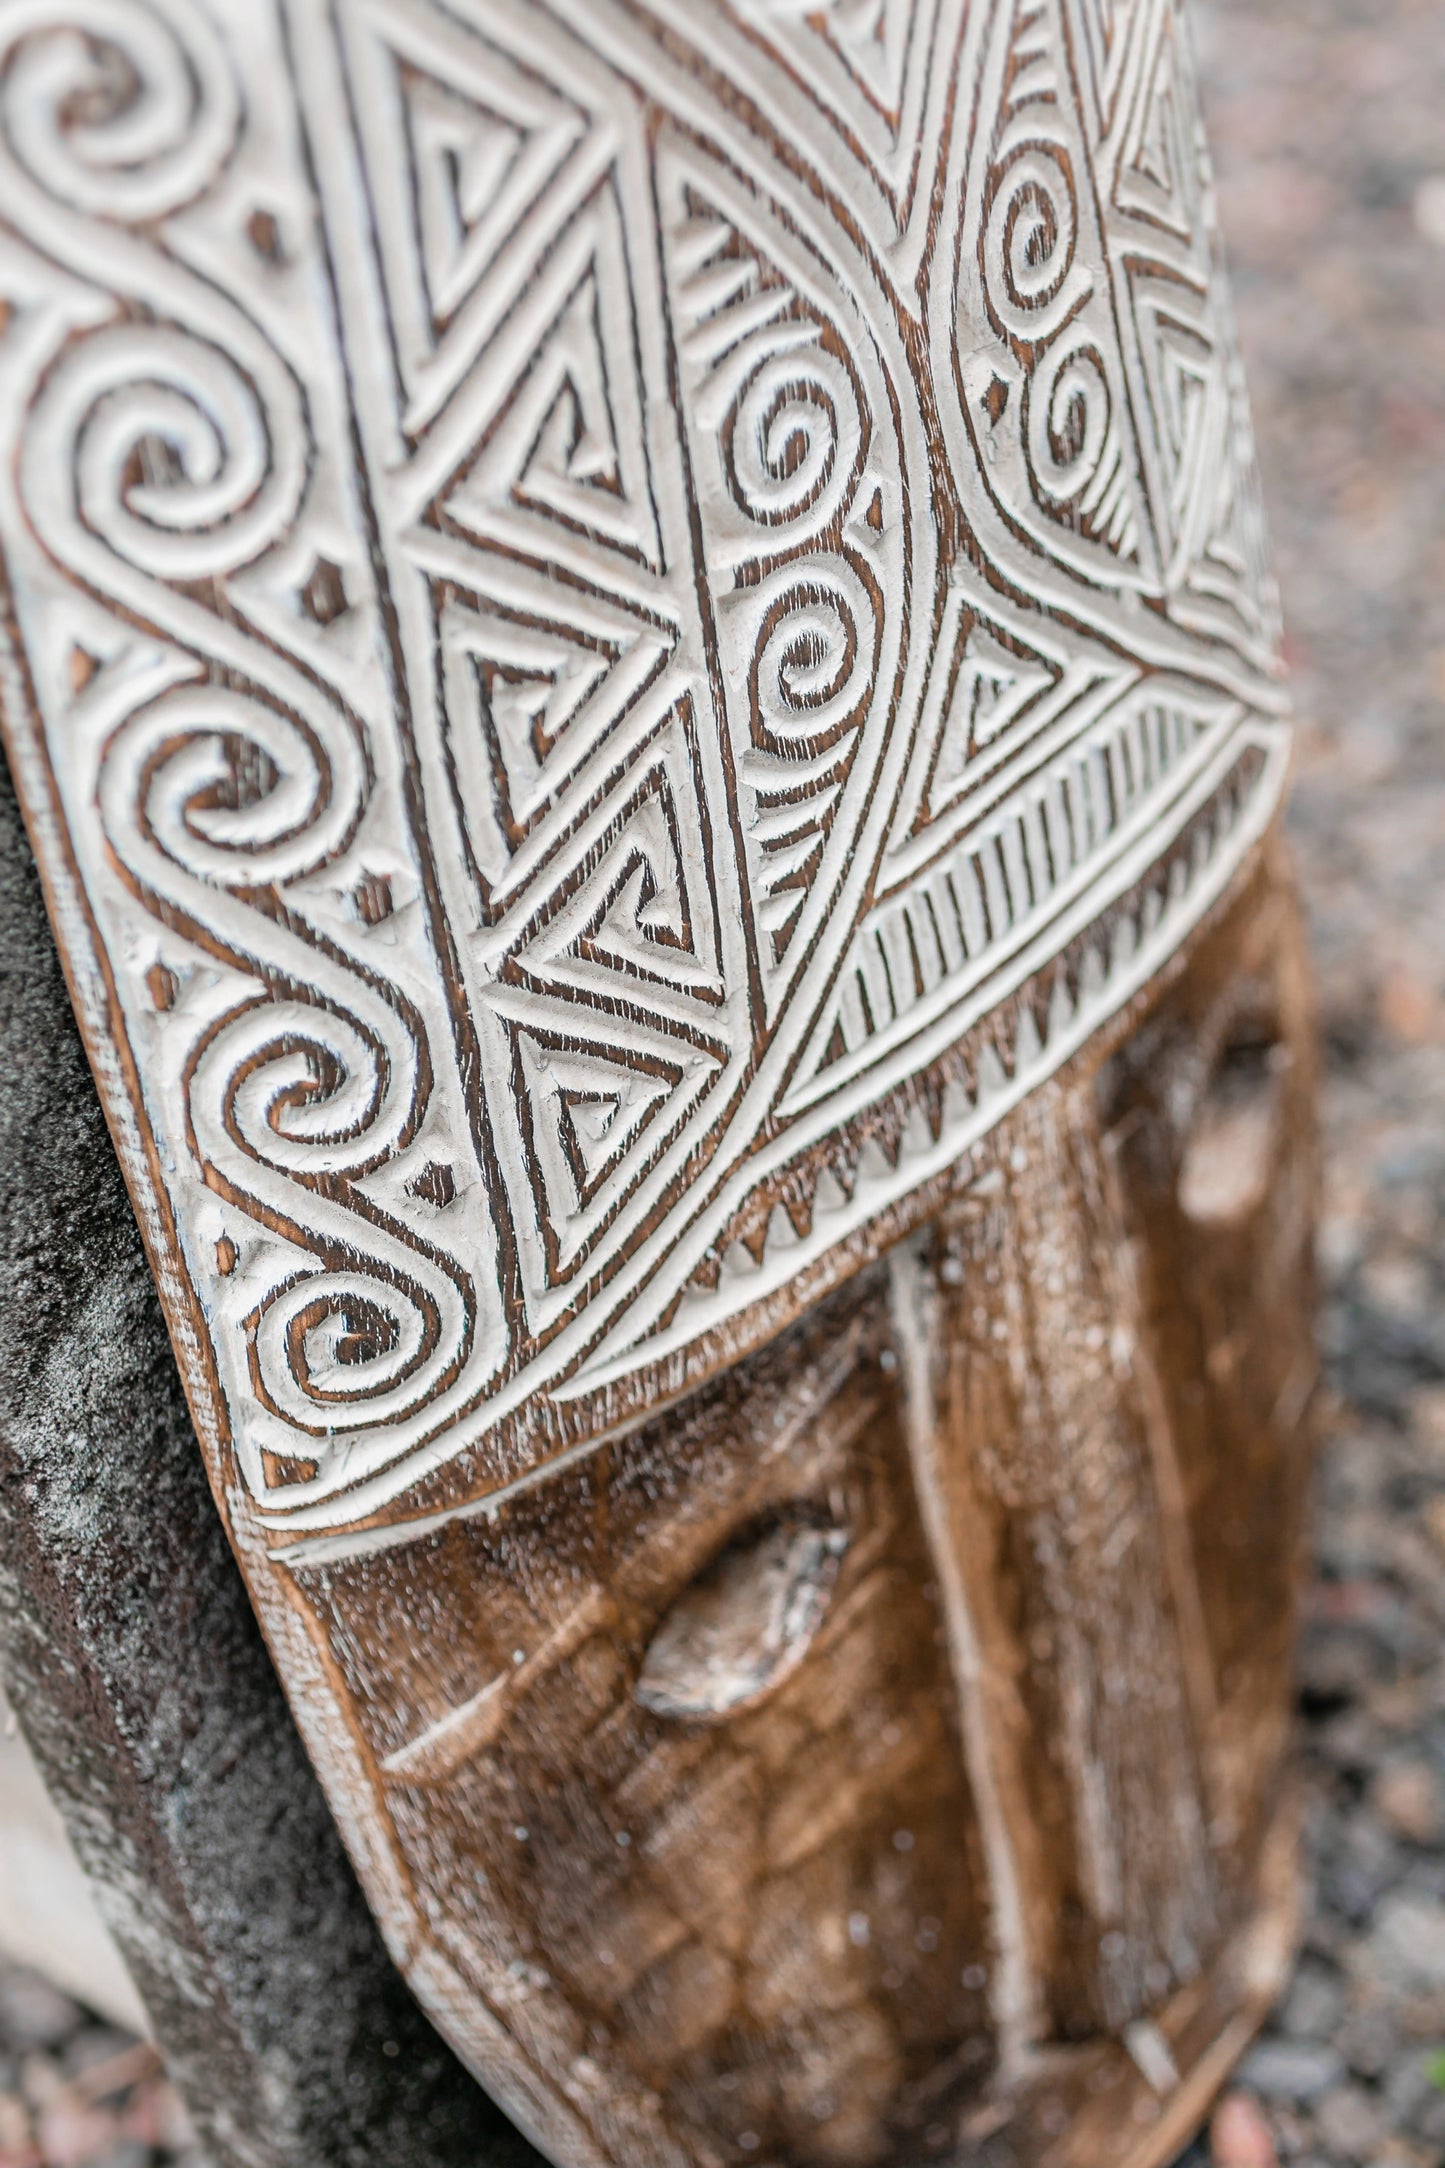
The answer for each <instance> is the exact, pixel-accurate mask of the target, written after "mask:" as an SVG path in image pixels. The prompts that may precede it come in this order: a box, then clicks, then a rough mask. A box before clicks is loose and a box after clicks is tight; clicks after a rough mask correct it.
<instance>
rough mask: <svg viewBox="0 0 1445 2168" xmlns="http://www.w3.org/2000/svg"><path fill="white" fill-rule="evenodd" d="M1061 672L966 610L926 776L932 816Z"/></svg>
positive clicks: (928, 812) (963, 784)
mask: <svg viewBox="0 0 1445 2168" xmlns="http://www.w3.org/2000/svg"><path fill="white" fill-rule="evenodd" d="M1059 676H1060V673H1059V670H1058V669H1057V667H1056V666H1054V665H1051V664H1049V663H1047V662H1045V660H1044V658H1043V657H1042V656H1041V655H1038V654H1035V653H1032V652H1024V651H1021V649H1020V648H1019V646H1018V645H1017V644H1016V643H1015V644H1011V645H1007V646H1006V645H1005V644H1004V641H1003V639H1002V638H1001V637H1000V635H999V634H998V633H997V632H996V631H995V630H994V628H993V627H992V626H990V625H988V624H987V623H985V622H984V620H982V619H981V618H979V617H976V616H975V615H974V614H973V612H972V611H966V612H965V613H964V615H963V617H962V620H961V622H960V626H959V638H958V644H957V646H956V648H955V650H954V656H953V665H952V669H951V671H950V675H949V682H948V689H947V695H946V707H945V711H944V715H943V725H942V730H941V733H940V736H939V741H938V750H937V753H936V755H935V757H934V762H933V768H932V771H931V774H930V776H929V781H928V792H927V798H926V801H925V804H926V812H927V817H928V818H929V819H930V820H931V819H935V818H936V817H937V815H938V813H939V812H940V811H941V810H942V808H943V807H944V806H945V805H948V804H950V803H951V802H952V801H953V800H954V799H955V798H957V797H958V795H959V793H960V792H961V791H962V790H964V789H966V788H967V786H968V782H969V780H970V771H971V767H972V763H973V762H974V760H975V759H976V757H977V755H978V754H979V753H980V752H982V751H983V750H984V749H985V748H986V747H988V746H990V745H993V744H995V743H996V742H997V741H999V740H1001V739H1003V738H1004V737H1005V736H1006V735H1007V734H1008V733H1009V732H1011V731H1013V730H1014V729H1015V727H1016V726H1017V725H1018V724H1019V723H1020V722H1021V721H1023V720H1024V718H1025V717H1026V716H1027V715H1028V712H1029V710H1030V709H1031V708H1032V707H1033V706H1034V704H1035V702H1037V701H1038V700H1039V699H1041V698H1042V696H1043V695H1044V694H1045V693H1047V692H1048V691H1050V690H1051V689H1052V687H1053V686H1055V685H1056V684H1057V683H1058V681H1059Z"/></svg>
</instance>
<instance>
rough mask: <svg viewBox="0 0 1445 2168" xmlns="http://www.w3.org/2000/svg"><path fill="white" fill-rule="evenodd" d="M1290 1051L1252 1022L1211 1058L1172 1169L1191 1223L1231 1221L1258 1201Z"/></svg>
mask: <svg viewBox="0 0 1445 2168" xmlns="http://www.w3.org/2000/svg"><path fill="white" fill-rule="evenodd" d="M1289 1058H1290V1057H1289V1049H1288V1047H1287V1046H1285V1045H1284V1044H1283V1042H1282V1041H1281V1039H1280V1037H1279V1034H1278V1033H1277V1032H1275V1031H1272V1030H1270V1029H1269V1028H1268V1027H1259V1026H1256V1027H1254V1028H1252V1029H1249V1030H1240V1031H1238V1032H1236V1034H1235V1035H1234V1037H1233V1038H1232V1039H1231V1040H1230V1041H1229V1042H1228V1043H1227V1045H1226V1046H1225V1049H1224V1051H1223V1053H1222V1054H1221V1056H1220V1058H1219V1060H1218V1061H1217V1062H1216V1064H1215V1067H1214V1073H1213V1075H1212V1076H1211V1078H1210V1080H1209V1085H1208V1089H1207V1090H1206V1092H1205V1094H1204V1097H1203V1099H1202V1100H1201V1102H1200V1106H1199V1110H1198V1112H1197V1114H1196V1116H1195V1119H1194V1127H1193V1130H1192V1131H1191V1133H1190V1137H1189V1142H1188V1144H1187V1145H1186V1147H1185V1151H1184V1161H1183V1165H1182V1166H1181V1168H1180V1171H1179V1204H1180V1208H1181V1210H1182V1211H1183V1212H1184V1214H1185V1217H1186V1218H1188V1219H1191V1220H1193V1222H1194V1224H1195V1225H1196V1226H1197V1227H1237V1226H1238V1225H1239V1224H1240V1223H1241V1222H1242V1221H1243V1220H1246V1219H1248V1218H1249V1216H1250V1214H1251V1213H1252V1212H1254V1211H1256V1210H1257V1209H1258V1207H1259V1206H1260V1204H1262V1203H1263V1201H1264V1198H1265V1195H1266V1193H1267V1192H1268V1189H1269V1181H1270V1168H1271V1166H1272V1164H1273V1161H1274V1156H1275V1151H1276V1147H1277V1142H1278V1134H1279V1123H1280V1115H1281V1103H1282V1097H1283V1094H1282V1083H1283V1077H1284V1071H1285V1070H1286V1068H1287V1067H1288V1066H1289Z"/></svg>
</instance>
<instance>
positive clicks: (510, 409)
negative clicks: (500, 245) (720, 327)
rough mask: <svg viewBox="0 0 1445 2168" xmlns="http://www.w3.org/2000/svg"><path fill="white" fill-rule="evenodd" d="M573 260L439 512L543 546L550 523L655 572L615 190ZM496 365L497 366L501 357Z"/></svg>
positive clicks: (591, 219) (603, 194)
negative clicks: (570, 275) (577, 260)
mask: <svg viewBox="0 0 1445 2168" xmlns="http://www.w3.org/2000/svg"><path fill="white" fill-rule="evenodd" d="M585 221H586V232H585V246H584V247H583V248H582V249H581V251H580V269H579V270H578V271H577V272H576V274H575V275H574V277H573V278H572V280H571V283H570V284H569V285H568V286H567V288H566V290H565V291H563V292H562V293H560V294H559V295H558V296H557V297H556V305H555V309H554V312H553V313H552V314H551V316H550V318H549V319H548V320H547V321H546V322H545V324H544V325H543V327H542V330H541V333H540V336H539V337H538V338H537V339H536V342H535V344H534V345H533V346H532V348H531V350H530V352H526V353H524V354H523V355H522V356H521V357H520V366H518V367H517V368H516V371H515V374H514V376H513V379H512V383H511V386H510V394H509V395H507V394H508V387H507V386H506V384H505V382H504V383H503V384H501V385H499V386H498V387H497V390H498V392H500V393H501V394H502V395H503V397H502V399H501V400H499V401H497V402H496V403H497V404H499V405H500V412H499V414H498V417H497V419H496V421H495V422H494V424H493V425H492V428H491V430H490V431H489V433H488V435H487V438H486V441H485V442H484V444H483V445H482V447H481V449H480V451H479V452H478V453H477V454H476V456H475V457H474V458H473V459H471V460H470V461H469V462H468V463H467V464H466V465H464V467H463V468H462V470H461V472H460V473H459V474H457V475H456V476H454V477H453V479H452V481H451V483H450V484H449V486H448V488H447V489H446V491H445V492H444V509H445V512H446V514H447V515H448V516H449V517H450V518H451V519H452V520H454V521H455V522H456V523H457V524H458V525H459V526H461V527H462V528H463V529H465V530H466V531H468V532H470V533H472V534H474V535H475V536H476V537H477V538H478V539H479V540H482V541H491V542H500V543H505V544H508V545H511V546H516V545H517V544H518V543H521V544H522V545H523V546H528V545H530V547H531V549H532V550H533V551H534V552H540V553H542V554H543V555H548V554H550V550H549V543H548V538H547V536H548V530H549V529H551V530H552V532H553V533H554V534H555V532H556V530H557V529H558V528H562V529H565V530H567V531H569V533H570V534H571V535H572V536H576V537H581V538H582V539H583V540H584V541H585V542H586V544H587V545H588V546H589V548H591V547H594V546H595V547H600V549H601V550H602V551H603V552H604V553H605V552H618V553H620V554H621V555H623V556H625V557H628V558H631V559H633V560H635V561H636V562H637V563H639V564H642V565H645V566H646V567H647V568H648V569H649V570H650V571H652V572H661V571H662V569H663V565H662V543H661V537H660V534H659V529H658V520H657V510H656V505H655V503H654V499H653V490H652V475H651V471H650V466H649V461H648V452H647V440H646V432H647V424H646V399H645V396H644V393H643V387H642V383H641V379H640V376H639V372H638V360H637V352H636V345H635V324H634V315H633V306H632V294H631V286H630V283H629V279H628V271H627V258H626V251H625V249H624V246H623V241H622V229H621V224H620V219H619V214H618V208H617V201H616V197H615V195H614V193H613V190H612V188H611V186H610V185H609V186H606V187H604V188H602V189H601V190H600V191H599V194H598V196H597V198H596V200H595V202H594V204H593V205H592V206H591V207H590V209H589V211H588V212H587V213H586V214H585ZM499 366H500V365H499Z"/></svg>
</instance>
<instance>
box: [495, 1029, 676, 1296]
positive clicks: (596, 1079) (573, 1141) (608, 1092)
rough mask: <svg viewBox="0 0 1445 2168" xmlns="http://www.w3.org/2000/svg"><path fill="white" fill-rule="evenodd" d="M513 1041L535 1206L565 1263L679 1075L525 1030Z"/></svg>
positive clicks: (585, 1236)
mask: <svg viewBox="0 0 1445 2168" xmlns="http://www.w3.org/2000/svg"><path fill="white" fill-rule="evenodd" d="M515 1036H516V1046H517V1053H518V1056H519V1060H520V1065H521V1070H522V1076H523V1081H524V1084H525V1088H526V1096H527V1104H528V1107H529V1110H530V1113H531V1117H532V1142H533V1149H534V1152H535V1155H536V1171H537V1177H538V1185H539V1197H538V1202H539V1204H540V1205H541V1207H542V1209H543V1211H544V1214H545V1217H546V1220H547V1222H548V1224H549V1226H550V1228H551V1231H552V1234H553V1236H554V1237H555V1238H556V1240H557V1243H558V1248H559V1253H560V1261H561V1262H563V1263H566V1262H568V1261H569V1255H575V1253H576V1251H577V1250H578V1249H580V1248H581V1246H582V1245H583V1243H584V1242H585V1241H586V1240H587V1238H588V1234H589V1233H590V1231H591V1230H590V1229H589V1228H588V1227H587V1225H586V1215H587V1214H588V1213H589V1210H590V1208H591V1207H593V1206H594V1205H595V1204H596V1203H597V1201H598V1199H599V1196H600V1194H601V1192H602V1190H603V1188H604V1187H605V1185H606V1184H607V1182H608V1181H609V1180H610V1179H611V1178H612V1176H614V1175H615V1174H616V1173H617V1172H618V1170H619V1169H620V1168H621V1166H622V1164H623V1161H624V1160H625V1159H627V1158H629V1157H630V1156H632V1154H633V1152H634V1150H635V1147H636V1146H637V1144H638V1143H639V1141H640V1140H641V1138H642V1136H643V1134H644V1132H645V1131H646V1130H647V1129H649V1128H650V1127H651V1125H652V1123H653V1122H654V1121H655V1120H656V1118H657V1115H658V1114H659V1112H660V1111H661V1110H662V1109H663V1108H664V1107H665V1106H666V1104H667V1102H668V1100H669V1099H670V1098H671V1097H672V1094H673V1092H674V1090H675V1089H676V1086H677V1084H678V1081H679V1074H678V1071H677V1070H676V1069H673V1070H671V1071H668V1070H666V1069H657V1070H654V1069H648V1068H644V1067H641V1066H633V1065H631V1064H629V1063H628V1062H626V1061H625V1060H623V1059H622V1058H621V1056H620V1055H618V1054H616V1053H614V1052H612V1051H610V1050H609V1051H608V1052H605V1053H604V1052H600V1051H595V1050H592V1049H590V1048H589V1049H586V1050H579V1049H576V1048H568V1047H565V1046H561V1045H555V1044H553V1043H551V1042H550V1041H549V1040H547V1039H544V1038H541V1037H539V1036H536V1035H534V1034H533V1033H531V1032H529V1031H526V1030H518V1031H517V1032H516V1035H515Z"/></svg>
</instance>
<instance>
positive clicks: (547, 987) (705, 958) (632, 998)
mask: <svg viewBox="0 0 1445 2168" xmlns="http://www.w3.org/2000/svg"><path fill="white" fill-rule="evenodd" d="M652 762H653V764H652V766H651V768H650V770H649V771H648V772H646V773H644V774H643V775H642V776H641V777H640V779H639V780H638V782H637V783H636V784H635V785H634V788H633V791H632V796H631V800H630V803H629V804H628V806H627V807H626V809H625V811H624V812H623V813H622V814H621V816H620V817H619V818H618V819H617V821H616V823H615V825H614V827H613V831H612V834H611V837H610V839H609V841H608V842H607V844H606V845H605V847H604V848H603V849H602V850H601V851H600V853H599V854H598V855H597V857H596V860H595V863H594V864H593V866H592V868H591V870H590V872H589V873H588V874H587V876H586V878H585V879H584V880H583V881H582V882H581V883H580V884H579V885H578V886H577V887H576V889H575V890H574V891H573V893H572V894H571V895H570V896H568V897H567V898H566V899H565V901H564V902H563V903H562V904H561V905H560V906H559V907H558V908H557V909H556V910H555V911H554V912H553V913H552V914H551V915H550V916H549V918H548V919H547V922H546V923H545V925H544V926H543V927H542V928H541V930H540V931H539V932H538V933H535V934H533V935H532V936H531V937H530V939H529V940H527V942H526V943H525V945H524V946H523V947H522V948H521V949H520V950H519V951H518V952H517V962H518V964H519V965H520V966H521V968H522V969H523V970H524V971H525V972H526V974H527V975H528V977H529V978H531V979H533V980H534V981H535V982H536V983H537V985H538V986H539V987H540V988H541V989H542V990H543V991H545V992H547V993H561V994H573V995H579V994H580V995H581V996H583V997H584V998H600V999H602V1000H604V1001H606V1002H607V1003H608V1004H609V1006H610V1007H615V1005H616V1004H618V1003H623V1004H626V1006H627V1007H628V1008H630V1009H634V1010H635V1009H640V1010H642V1011H643V1012H644V1013H645V1014H646V1015H648V1017H649V1018H650V1020H651V1021H652V1022H654V1023H655V1024H657V1025H659V1026H660V1027H661V1028H663V1029H672V1030H678V1029H681V1030H684V1031H687V1032H689V1033H690V1034H695V1033H697V1032H698V1031H699V1030H700V1031H701V1032H702V1033H703V1035H704V1039H705V1042H706V1044H707V1045H708V1049H709V1051H710V1053H712V1054H713V1055H715V1056H716V1055H719V1054H720V1048H719V1047H718V1046H717V1044H716V1034H717V1031H718V1029H719V1028H720V1018H719V1013H718V1012H719V1011H720V1008H721V1005H722V1002H723V996H724V986H723V977H722V964H721V956H720V947H719V937H718V926H717V917H716V911H715V909H714V905H713V898H712V890H711V885H710V883H709V880H708V876H707V869H706V867H705V865H704V863H703V859H702V846H701V838H702V834H703V826H702V817H701V810H700V808H699V806H698V804H697V802H696V796H695V785H694V780H693V776H692V770H691V759H690V752H689V747H688V741H687V737H686V734H685V732H684V730H683V729H682V727H681V723H680V718H679V717H678V716H676V715H674V716H673V717H670V718H669V721H668V725H667V727H666V729H665V731H664V734H663V737H662V739H661V740H660V741H658V742H655V744H654V747H653V749H652Z"/></svg>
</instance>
